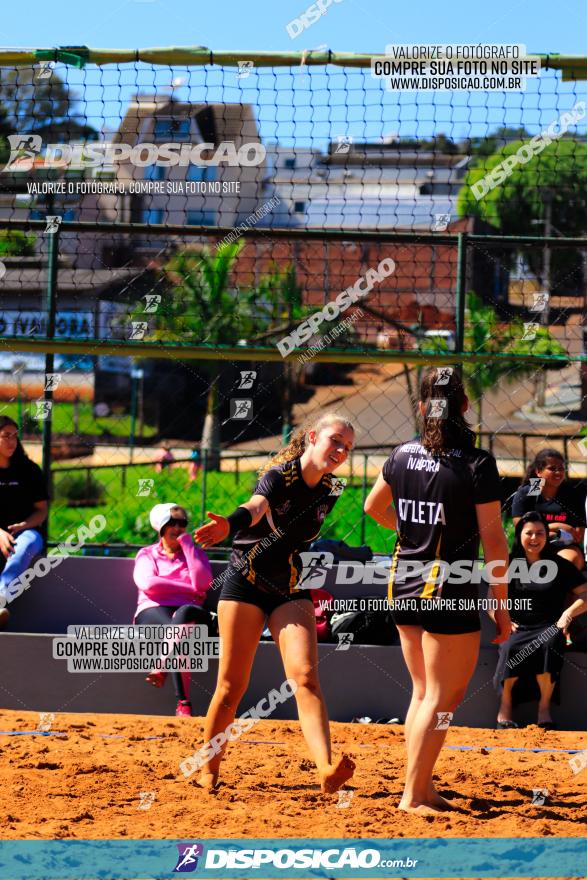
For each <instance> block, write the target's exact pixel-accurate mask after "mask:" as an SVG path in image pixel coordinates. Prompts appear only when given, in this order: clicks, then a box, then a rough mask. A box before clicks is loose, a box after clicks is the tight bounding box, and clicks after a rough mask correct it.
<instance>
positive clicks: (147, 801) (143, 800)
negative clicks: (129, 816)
mask: <svg viewBox="0 0 587 880" xmlns="http://www.w3.org/2000/svg"><path fill="white" fill-rule="evenodd" d="M139 798H140V803H139V805H138V807H137V810H150V809H151V807H152V805H153V801H154V800H155V792H154V791H139Z"/></svg>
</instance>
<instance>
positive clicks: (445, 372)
mask: <svg viewBox="0 0 587 880" xmlns="http://www.w3.org/2000/svg"><path fill="white" fill-rule="evenodd" d="M451 376H452V367H440V368H439V370H438V376H437V379H436V382H435V383H434V384H435V385H448V383H449V382H450V377H451Z"/></svg>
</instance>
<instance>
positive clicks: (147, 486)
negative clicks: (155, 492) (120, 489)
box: [137, 479, 155, 498]
mask: <svg viewBox="0 0 587 880" xmlns="http://www.w3.org/2000/svg"><path fill="white" fill-rule="evenodd" d="M154 485H155V480H151V479H140V480H139V490H138V492H137V498H144V497H145V496H146V495H150V494H151V491H152V489H153V487H154Z"/></svg>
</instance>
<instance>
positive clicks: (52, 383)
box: [45, 373, 61, 391]
mask: <svg viewBox="0 0 587 880" xmlns="http://www.w3.org/2000/svg"><path fill="white" fill-rule="evenodd" d="M60 382H61V373H45V391H54V390H55V389H56V388H57V386H58V385H59V383H60Z"/></svg>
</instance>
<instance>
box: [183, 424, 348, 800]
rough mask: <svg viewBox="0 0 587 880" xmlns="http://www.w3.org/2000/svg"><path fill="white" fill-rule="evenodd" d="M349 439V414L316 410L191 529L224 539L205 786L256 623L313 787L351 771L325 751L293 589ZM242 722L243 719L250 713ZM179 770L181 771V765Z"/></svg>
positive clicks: (314, 667) (247, 666) (331, 499)
mask: <svg viewBox="0 0 587 880" xmlns="http://www.w3.org/2000/svg"><path fill="white" fill-rule="evenodd" d="M353 441H354V430H353V426H352V424H351V423H350V422H349V421H348V419H346V418H343V417H342V416H339V415H337V414H336V413H325V414H324V415H323V416H322V417H320V418H318V419H316V420H315V421H314V422H313V423H312V424H311V426H309V427H303V428H300V429H298V430H297V431H296V432H294V434H293V435H292V438H291V440H290V442H289V443H288V444H287V446H286V447H285V448H284V449H282V450H281V451H280V452H279V453H278V454H277V455H276V456H275V458H273V459H272V461H271V462H270V463H269V465H268V466H267V467H266V468H264V469H263V471H262V474H261V479H260V480H259V481H258V482H257V484H256V486H255V488H254V490H253V494H252V496H251V498H250V499H249V500H248V501H247V502H246V503H245V504H243V505H241V506H240V507H238V508H237V509H236V510H235V511H234V512H233V513H232V514H231V515H230V516H228V517H224V516H220V515H218V514H214V513H208V516H209V517H210V519H211V520H212V522H210V523H206V524H205V525H203V526H201V527H200V528H199V529H197V530H196V532H195V533H194V538H195V540H196V542H197V543H199V544H200V545H201V546H202V547H204V548H207V547H211V546H213V545H214V544H217V543H218V542H219V541H223V540H224V539H225V538H226V537H228V536H231V537H232V539H233V540H232V548H233V549H232V555H231V557H230V563H229V565H228V568H227V570H226V577H225V578H224V579H223V586H222V592H221V594H220V601H219V603H218V624H219V630H220V637H221V639H222V656H221V658H220V663H219V667H218V682H217V685H216V691H215V693H214V696H213V697H212V701H211V703H210V708H209V709H208V714H207V716H206V722H205V726H204V740H205V743H206V745H205V746H204V748H203V749H201V750H200V752H199V753H197V755H195V756H194V760H193V765H194V769H200V770H201V774H200V785H202V786H203V787H205V788H208V789H211V788H214V787H215V786H216V783H217V779H218V772H219V767H220V762H221V760H222V756H223V754H224V749H225V746H226V742H227V738H226V736H224V732H225V731H226V730H227V729H228V730H233V728H234V726H235V725H234V724H233V722H234V718H235V714H236V710H237V707H238V704H239V702H240V700H241V699H242V697H243V695H244V693H245V691H246V689H247V686H248V682H249V676H250V672H251V667H252V665H253V659H254V657H255V652H256V650H257V645H258V643H259V639H260V637H261V633H262V632H263V629H264V628H265V626H269V629H270V630H271V634H272V636H273V639H274V641H275V644H276V645H277V646H278V647H279V651H280V653H281V656H282V659H283V664H284V667H285V672H286V676H287V681H288V682H291V681H292V680H293V682H295V690H294V694H295V699H296V702H297V706H298V713H299V718H300V724H301V727H302V732H303V734H304V737H305V739H306V742H307V744H308V747H309V749H310V752H311V754H312V757H313V759H314V761H315V762H316V766H317V768H318V774H319V777H320V782H321V785H322V790H323V791H324V792H327V793H330V792H334V791H336V790H337V789H338V788H340V787H341V785H343V784H344V782H346V780H347V779H349V778H350V777H351V776H352V775H353V770H354V763H353V762H352V761H351V760H350V759H349V758H347V757H346V756H344V755H343V756H342V757H341V758H340V759H339V760H338V761H334V760H333V759H332V755H331V745H330V732H329V725H328V716H327V713H326V706H325V704H324V699H323V697H322V693H321V691H320V683H319V680H318V647H317V637H316V621H315V614H314V605H313V602H312V597H311V593H310V592H309V591H308V590H304V589H297V587H298V583H299V580H300V574H301V572H302V563H301V559H300V552H302V551H305V550H307V549H308V547H309V545H310V543H311V541H313V540H314V539H315V538H316V537H317V536H318V534H319V532H320V529H321V527H322V523H323V521H324V518H325V517H326V516H327V514H328V513H329V512H330V511H331V510H332V508H333V507H334V505H335V503H336V502H337V500H338V496H339V495H340V494H341V492H340V483H338V481H336V479H335V478H334V477H333V476H332V472H333V471H334V470H336V469H337V468H338V467H340V465H342V464H343V463H344V461H345V460H346V458H347V456H348V454H349V452H350V450H351V449H352V446H353ZM289 696H291V693H290V694H289ZM261 702H263V701H261ZM241 724H242V719H241V720H240V721H239V720H237V722H236V726H237V730H241V731H242V730H243V728H242V727H241V726H240V725H241ZM245 724H246V725H247V726H246V729H248V727H249V726H250V719H249V720H247V721H246V722H245ZM238 735H239V734H238V733H237V736H238ZM231 738H235V737H232V736H231ZM186 769H187V767H186ZM182 772H184V775H188V774H187V773H186V770H184V768H183V767H182ZM191 772H193V771H191Z"/></svg>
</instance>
